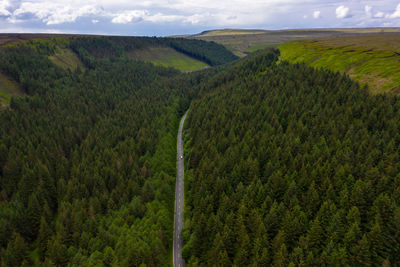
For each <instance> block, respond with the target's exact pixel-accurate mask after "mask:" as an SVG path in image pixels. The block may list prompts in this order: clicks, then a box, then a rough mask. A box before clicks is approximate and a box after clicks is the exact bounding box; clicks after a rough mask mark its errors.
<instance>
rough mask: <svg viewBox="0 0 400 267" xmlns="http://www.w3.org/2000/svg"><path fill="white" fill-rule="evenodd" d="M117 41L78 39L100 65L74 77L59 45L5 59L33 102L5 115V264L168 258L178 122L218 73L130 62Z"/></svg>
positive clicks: (1, 180) (131, 262)
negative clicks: (55, 59) (57, 61)
mask: <svg viewBox="0 0 400 267" xmlns="http://www.w3.org/2000/svg"><path fill="white" fill-rule="evenodd" d="M108 39H110V40H108ZM150 39H151V38H150ZM94 40H95V41H94ZM113 40H114V39H113V38H98V39H92V38H87V39H85V38H78V39H76V40H75V41H73V44H72V46H73V47H74V49H76V50H78V51H80V52H82V53H83V54H80V57H81V59H82V60H83V61H84V62H91V63H90V64H92V65H90V66H87V67H89V68H88V69H86V70H84V71H83V72H81V71H77V72H74V73H71V72H69V71H64V70H62V69H60V68H58V67H56V66H54V65H52V64H51V62H50V61H48V59H47V56H48V55H49V54H51V51H52V50H51V47H50V48H49V49H48V50H46V49H44V48H43V49H42V50H40V51H38V50H36V49H35V48H34V47H32V46H31V45H30V44H29V43H28V45H25V44H21V45H18V46H15V47H12V48H7V49H4V50H2V51H0V53H1V54H2V55H4V57H1V59H0V66H1V68H2V69H3V70H7V72H8V73H9V74H11V75H13V77H15V79H16V80H18V81H20V82H23V81H22V80H23V79H25V80H30V81H31V82H27V83H26V89H27V90H28V91H29V92H30V93H31V94H32V96H25V97H18V98H13V99H12V102H11V105H10V108H9V109H7V110H5V111H3V112H1V113H0V151H1V156H0V167H1V169H0V170H1V172H0V203H1V204H0V246H1V247H0V261H1V266H23V265H24V264H25V265H26V266H32V265H33V264H37V265H38V266H41V265H43V264H44V265H46V266H52V265H53V264H54V265H56V266H66V265H75V266H99V265H102V264H103V265H104V266H139V265H141V264H146V265H147V266H160V265H163V264H165V263H166V262H167V261H168V259H169V252H170V251H171V245H172V230H173V199H174V185H175V184H174V181H175V163H176V162H175V160H176V132H177V127H178V121H179V117H180V116H181V115H182V114H183V112H184V111H185V110H186V109H187V108H188V105H189V103H190V101H191V99H192V98H193V97H194V96H195V95H196V94H197V93H196V91H197V90H196V87H197V86H198V84H199V83H200V82H201V81H202V80H204V79H206V78H207V76H208V74H207V72H205V73H192V74H182V75H181V74H179V72H178V71H176V70H173V69H166V68H161V67H155V66H153V65H152V64H149V63H144V62H138V61H134V60H129V59H127V58H124V57H120V51H121V50H120V49H119V48H118V47H119V46H120V45H121V44H120V43H118V42H116V43H115V44H114V43H113ZM155 40H156V42H160V41H157V40H158V39H155ZM129 42H130V44H134V43H135V40H133V41H132V40H130V41H129ZM50 44H51V43H50ZM50 44H48V45H49V46H50ZM107 44H111V46H108V45H107ZM145 44H146V45H147V43H146V42H145ZM139 45H141V44H140V42H139V43H138V46H139ZM209 73H212V71H209ZM33 261H34V263H33Z"/></svg>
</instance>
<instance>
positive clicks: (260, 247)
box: [183, 51, 400, 266]
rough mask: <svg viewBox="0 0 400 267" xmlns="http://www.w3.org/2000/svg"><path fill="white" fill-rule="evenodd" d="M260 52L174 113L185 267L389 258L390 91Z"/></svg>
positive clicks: (393, 170)
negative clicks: (180, 122) (180, 152)
mask: <svg viewBox="0 0 400 267" xmlns="http://www.w3.org/2000/svg"><path fill="white" fill-rule="evenodd" d="M278 56H279V54H278V51H263V52H261V53H259V54H255V55H251V56H249V57H247V58H245V59H244V60H242V61H240V62H237V63H235V64H233V65H232V66H230V67H229V68H227V69H226V70H225V71H222V72H221V73H219V74H217V76H216V77H214V78H212V79H211V80H210V81H209V82H208V83H207V84H206V86H204V91H203V93H202V94H200V95H201V97H200V98H199V99H196V100H194V101H193V102H192V104H191V107H190V110H189V114H188V117H187V119H186V120H187V122H186V129H185V131H186V133H185V136H186V155H185V158H186V159H187V164H186V165H185V186H186V188H185V205H186V207H185V219H186V221H185V233H184V237H185V247H184V249H183V256H184V258H185V260H186V263H187V264H188V265H189V266H398V263H399V262H400V224H399V220H400V208H399V207H400V175H399V171H400V149H399V147H400V146H399V144H400V134H399V130H398V129H399V128H400V98H399V97H397V96H393V95H371V94H369V93H368V92H367V91H366V90H365V89H364V88H361V87H360V86H359V85H358V84H357V83H355V82H354V81H352V80H351V79H350V78H349V77H348V76H344V75H341V74H340V73H337V72H336V73H334V72H331V71H328V70H326V69H322V70H321V69H320V70H317V69H314V68H311V67H309V66H307V65H305V64H290V63H287V62H281V63H279V64H277V60H278Z"/></svg>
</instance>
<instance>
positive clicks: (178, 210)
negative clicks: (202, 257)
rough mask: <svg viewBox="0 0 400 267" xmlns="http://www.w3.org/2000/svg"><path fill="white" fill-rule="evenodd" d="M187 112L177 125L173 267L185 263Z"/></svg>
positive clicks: (179, 266) (182, 265)
mask: <svg viewBox="0 0 400 267" xmlns="http://www.w3.org/2000/svg"><path fill="white" fill-rule="evenodd" d="M186 115H187V112H186V113H185V115H183V117H182V119H181V122H180V124H179V130H178V139H177V148H176V151H177V155H176V188H175V215H174V245H173V254H174V255H173V261H174V267H184V266H185V261H184V259H182V247H183V236H182V228H183V203H184V193H183V190H184V186H183V176H184V172H183V168H184V167H183V144H182V128H183V123H184V122H185V119H186Z"/></svg>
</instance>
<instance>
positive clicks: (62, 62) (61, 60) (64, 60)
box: [49, 48, 84, 70]
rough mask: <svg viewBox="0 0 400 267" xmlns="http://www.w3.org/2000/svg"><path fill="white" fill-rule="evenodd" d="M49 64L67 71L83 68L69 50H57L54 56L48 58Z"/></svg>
mask: <svg viewBox="0 0 400 267" xmlns="http://www.w3.org/2000/svg"><path fill="white" fill-rule="evenodd" d="M49 59H50V61H51V62H53V63H54V64H55V65H57V66H59V67H61V68H63V69H65V70H67V69H69V70H76V69H77V68H78V67H80V68H81V69H83V68H84V65H83V63H82V62H81V61H80V60H79V58H78V56H77V55H76V54H75V53H74V52H73V51H72V50H71V49H69V48H57V50H56V52H55V53H54V55H52V56H49Z"/></svg>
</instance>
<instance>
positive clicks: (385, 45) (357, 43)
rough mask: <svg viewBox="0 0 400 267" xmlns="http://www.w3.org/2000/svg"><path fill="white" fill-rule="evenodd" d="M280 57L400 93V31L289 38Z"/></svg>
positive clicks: (378, 90) (381, 90)
mask: <svg viewBox="0 0 400 267" xmlns="http://www.w3.org/2000/svg"><path fill="white" fill-rule="evenodd" d="M278 48H279V50H280V51H281V59H282V60H288V61H290V62H292V63H297V62H304V63H306V64H309V65H310V66H313V67H316V68H327V69H330V70H332V71H340V72H342V73H347V74H348V75H350V77H352V78H353V79H354V80H356V81H358V82H360V83H361V84H362V85H368V86H369V89H370V92H372V93H374V94H376V93H387V92H388V93H395V94H399V93H400V76H399V73H400V34H377V35H376V34H372V35H363V36H344V37H329V38H318V39H311V40H300V41H290V42H286V43H283V44H281V45H279V46H278Z"/></svg>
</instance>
